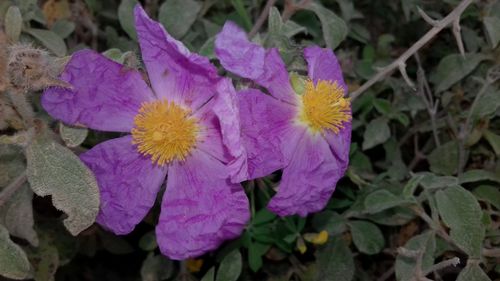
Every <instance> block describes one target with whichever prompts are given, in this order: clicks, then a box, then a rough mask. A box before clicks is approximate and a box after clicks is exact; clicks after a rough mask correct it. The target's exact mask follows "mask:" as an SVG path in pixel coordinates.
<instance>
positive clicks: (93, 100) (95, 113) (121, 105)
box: [42, 50, 155, 132]
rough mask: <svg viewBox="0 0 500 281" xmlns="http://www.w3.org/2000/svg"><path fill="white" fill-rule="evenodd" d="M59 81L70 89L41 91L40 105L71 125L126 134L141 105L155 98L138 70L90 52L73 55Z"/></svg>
mask: <svg viewBox="0 0 500 281" xmlns="http://www.w3.org/2000/svg"><path fill="white" fill-rule="evenodd" d="M60 78H61V79H62V80H64V81H66V82H68V83H70V84H71V85H72V86H73V89H72V90H70V89H62V88H56V87H52V88H49V89H47V90H45V92H44V93H43V95H42V106H43V108H44V109H45V110H46V111H47V112H48V113H49V114H50V115H51V116H52V117H54V118H56V119H59V120H62V121H63V122H64V123H67V124H71V125H83V126H86V127H89V128H91V129H95V130H101V131H115V132H129V131H130V129H131V128H132V127H133V125H134V117H135V115H136V114H137V112H138V110H139V108H140V106H141V104H142V102H145V101H151V100H153V99H154V98H155V97H154V95H153V93H152V91H151V89H150V88H149V87H148V85H147V84H146V82H145V81H144V80H143V79H142V77H141V74H140V73H139V72H138V71H136V70H133V69H129V68H127V67H126V66H123V65H121V64H119V63H116V62H114V61H112V60H110V59H108V58H106V57H104V56H102V55H101V54H98V53H96V52H94V51H91V50H83V51H79V52H76V53H74V54H73V56H72V57H71V60H70V61H69V62H68V64H67V65H66V67H65V69H64V71H63V73H62V74H61V77H60Z"/></svg>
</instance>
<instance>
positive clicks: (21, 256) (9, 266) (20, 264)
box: [0, 225, 32, 280]
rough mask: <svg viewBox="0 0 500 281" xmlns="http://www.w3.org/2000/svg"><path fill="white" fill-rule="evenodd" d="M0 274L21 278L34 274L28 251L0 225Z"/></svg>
mask: <svg viewBox="0 0 500 281" xmlns="http://www.w3.org/2000/svg"><path fill="white" fill-rule="evenodd" d="M0 265H1V266H0V275H2V276H4V277H7V278H11V279H16V280H21V279H27V278H30V277H31V276H32V271H31V265H30V263H29V261H28V257H27V256H26V253H24V251H23V250H22V249H21V247H19V246H18V245H16V244H15V243H14V242H12V240H10V237H9V232H8V231H7V229H5V227H4V226H3V225H0Z"/></svg>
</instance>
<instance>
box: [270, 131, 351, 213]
mask: <svg viewBox="0 0 500 281" xmlns="http://www.w3.org/2000/svg"><path fill="white" fill-rule="evenodd" d="M344 172H345V167H344V165H343V163H339V162H338V161H337V159H336V158H335V157H334V156H333V155H332V152H331V150H330V147H329V145H328V143H327V142H326V141H325V139H324V138H323V137H321V136H320V135H314V136H313V135H311V134H310V133H309V132H306V133H304V134H303V137H302V139H301V140H300V142H299V143H298V145H297V146H296V147H295V151H294V153H293V156H292V159H291V161H290V164H289V165H288V166H287V167H285V169H284V170H283V176H282V178H281V183H280V185H279V187H278V192H277V194H276V195H275V196H274V197H273V198H272V199H271V201H270V202H269V205H268V209H269V210H271V211H273V212H274V213H276V214H278V215H280V216H288V215H294V214H298V215H300V216H306V215H307V214H308V213H313V212H317V211H319V210H321V209H323V208H324V207H325V205H326V204H327V203H328V200H329V199H330V197H331V195H332V193H333V191H334V190H335V186H336V184H337V181H338V180H339V179H340V178H341V177H342V176H343V175H344Z"/></svg>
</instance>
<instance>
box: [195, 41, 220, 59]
mask: <svg viewBox="0 0 500 281" xmlns="http://www.w3.org/2000/svg"><path fill="white" fill-rule="evenodd" d="M198 53H200V55H202V56H204V57H207V58H209V59H214V58H216V56H215V36H212V37H210V38H208V39H207V41H205V43H203V45H202V46H201V47H200V50H199V52H198Z"/></svg>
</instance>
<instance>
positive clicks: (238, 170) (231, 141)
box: [213, 79, 248, 183]
mask: <svg viewBox="0 0 500 281" xmlns="http://www.w3.org/2000/svg"><path fill="white" fill-rule="evenodd" d="M217 91H218V93H217V95H216V96H215V101H214V105H213V111H214V113H215V115H217V117H218V118H219V124H220V128H221V132H222V141H223V143H224V145H225V147H226V148H227V150H228V152H229V153H230V154H231V156H232V159H231V161H230V162H229V163H228V169H229V175H230V177H231V180H232V181H233V182H235V183H239V182H242V181H244V180H246V179H248V174H247V169H246V166H247V153H246V150H245V147H244V146H243V143H242V139H241V124H240V112H239V108H238V100H237V98H236V91H235V89H234V87H233V84H232V83H231V80H230V79H223V80H221V81H220V83H218V84H217Z"/></svg>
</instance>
